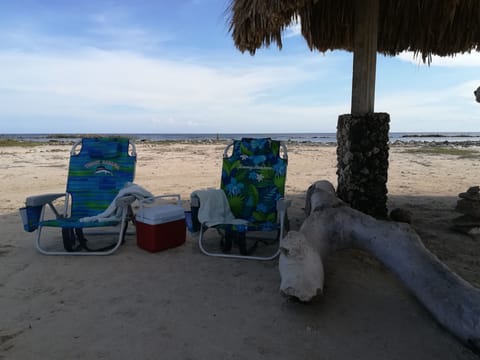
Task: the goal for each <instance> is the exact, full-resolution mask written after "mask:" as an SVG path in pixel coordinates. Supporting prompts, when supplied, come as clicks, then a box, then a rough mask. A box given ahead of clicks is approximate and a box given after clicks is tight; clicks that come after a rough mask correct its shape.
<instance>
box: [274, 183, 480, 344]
mask: <svg viewBox="0 0 480 360" xmlns="http://www.w3.org/2000/svg"><path fill="white" fill-rule="evenodd" d="M305 210H306V212H307V215H308V217H307V219H306V220H305V222H304V223H303V224H302V226H301V228H300V230H299V231H290V232H289V233H288V235H287V236H286V237H285V238H284V239H283V240H282V242H281V253H280V259H279V270H280V275H281V284H280V290H281V291H282V292H283V293H285V294H287V295H290V296H293V297H296V298H298V299H299V300H301V301H309V300H311V299H312V298H313V297H315V296H316V295H317V294H319V293H321V292H322V289H323V282H324V272H323V261H324V259H325V257H326V256H327V255H328V254H330V253H332V252H334V251H336V250H340V249H345V248H357V249H361V250H364V251H367V252H369V253H370V254H372V255H373V256H374V257H375V258H377V259H378V260H379V261H381V262H382V263H383V264H384V265H385V266H386V267H387V268H388V269H389V270H391V271H392V272H393V273H394V274H395V275H396V276H398V278H400V280H401V281H402V282H403V284H404V285H405V286H406V287H407V288H408V289H409V290H410V291H411V292H412V293H413V294H414V295H415V296H416V297H417V299H418V300H419V301H420V302H421V303H422V304H423V305H424V306H425V307H426V308H427V309H428V310H429V311H430V312H431V313H432V314H433V316H434V317H435V318H436V319H437V320H438V322H439V323H440V324H442V325H443V326H444V327H445V328H447V329H448V330H449V331H451V332H452V333H453V334H454V335H455V336H457V337H458V338H459V339H460V340H462V341H463V342H465V343H466V344H468V345H469V346H470V347H472V348H473V349H474V350H476V352H478V351H479V350H480V290H479V289H477V288H475V287H473V286H472V285H470V284H469V283H467V282H466V281H465V280H463V279H462V278H460V277H459V276H458V275H456V274H455V273H454V272H452V271H451V270H450V269H449V268H448V267H447V266H446V265H445V264H443V263H442V262H441V261H440V260H439V259H438V258H437V257H436V256H435V255H434V254H432V253H431V252H430V251H428V250H427V249H426V248H425V246H424V245H423V243H422V241H421V239H420V237H419V236H418V235H417V234H416V233H415V231H414V230H413V229H412V228H411V227H410V226H409V225H407V224H403V223H395V222H389V221H380V220H376V219H374V218H373V217H371V216H368V215H365V214H364V213H361V212H359V211H357V210H354V209H352V208H350V207H349V206H348V205H347V204H345V203H344V202H342V201H341V200H340V199H339V198H338V197H337V196H336V194H335V189H334V188H333V186H332V184H331V183H329V182H328V181H319V182H316V183H315V184H313V185H312V186H310V188H309V189H308V191H307V203H306V207H305Z"/></svg>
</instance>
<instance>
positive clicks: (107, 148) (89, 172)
mask: <svg viewBox="0 0 480 360" xmlns="http://www.w3.org/2000/svg"><path fill="white" fill-rule="evenodd" d="M135 164H136V149H135V145H134V144H133V143H132V142H130V141H129V139H127V138H108V137H99V138H84V139H82V140H79V141H77V142H76V143H75V144H74V145H73V147H72V149H71V152H70V163H69V169H68V179H67V188H66V192H65V193H56V194H44V195H37V196H30V197H28V198H27V199H26V206H25V207H24V208H22V209H20V213H21V215H22V220H23V225H24V229H25V230H26V231H28V232H33V231H37V234H36V235H37V236H36V241H35V244H36V248H37V250H38V251H39V252H40V253H42V254H45V255H109V254H111V253H113V252H114V251H116V250H117V249H118V247H119V246H120V244H121V243H122V242H123V239H124V236H125V232H126V230H127V224H128V221H129V220H131V217H132V211H131V206H130V205H131V204H132V202H133V201H135V200H136V199H138V198H139V196H138V193H141V191H138V190H137V193H136V194H135V195H136V196H133V195H132V193H134V191H132V188H131V187H128V185H130V186H135V185H134V184H131V182H133V180H134V176H135ZM125 189H129V190H128V191H125ZM133 190H135V189H133ZM122 192H123V193H122ZM120 195H124V196H120ZM140 195H143V194H140ZM148 195H149V194H144V196H145V197H147V196H148ZM140 197H142V196H140ZM61 198H63V201H61ZM62 203H63V211H59V210H57V206H61V205H62ZM107 213H109V214H107ZM98 216H101V217H100V218H96V217H98ZM47 227H48V228H58V229H61V234H62V240H63V247H64V249H65V250H64V251H63V250H52V249H51V248H52V246H50V247H49V248H46V247H45V244H42V243H41V241H40V239H41V236H42V230H43V229H44V228H47ZM112 227H113V229H114V231H115V232H114V234H116V232H117V231H118V238H117V240H116V242H115V243H113V244H111V243H110V244H108V245H107V246H105V240H103V245H104V246H103V247H102V248H98V244H97V248H96V249H92V248H91V247H90V244H87V239H86V238H85V234H84V230H86V229H89V233H92V230H96V233H93V234H91V235H92V236H93V235H99V234H100V235H102V236H104V235H105V229H102V228H110V230H111V229H112ZM99 230H101V231H100V232H99ZM49 233H51V231H49ZM110 234H111V232H110ZM94 237H95V238H96V240H97V241H99V240H100V238H99V237H98V236H94ZM114 238H116V236H115V237H114ZM110 242H111V240H110ZM100 243H102V241H100Z"/></svg>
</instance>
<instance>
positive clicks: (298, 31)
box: [284, 21, 302, 38]
mask: <svg viewBox="0 0 480 360" xmlns="http://www.w3.org/2000/svg"><path fill="white" fill-rule="evenodd" d="M300 35H302V24H301V23H300V21H296V22H293V23H292V24H291V25H290V26H289V27H287V28H286V29H285V32H284V37H285V38H291V37H295V36H300Z"/></svg>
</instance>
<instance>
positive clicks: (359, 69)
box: [351, 0, 379, 115]
mask: <svg viewBox="0 0 480 360" xmlns="http://www.w3.org/2000/svg"><path fill="white" fill-rule="evenodd" d="M355 3H356V5H355V6H356V8H355V20H354V21H355V29H354V32H355V33H354V52H353V78H352V108H351V111H352V115H361V114H366V113H373V112H374V104H375V72H376V65H377V39H378V20H379V19H378V17H379V0H362V1H359V0H357V1H355Z"/></svg>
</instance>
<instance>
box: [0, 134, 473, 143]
mask: <svg viewBox="0 0 480 360" xmlns="http://www.w3.org/2000/svg"><path fill="white" fill-rule="evenodd" d="M85 135H87V134H0V140H2V139H13V140H22V141H39V142H72V141H75V140H77V139H79V138H81V137H83V136H85ZM88 135H89V136H90V135H92V134H88ZM98 135H101V136H107V135H118V136H126V137H129V138H131V139H133V140H134V141H135V142H142V141H199V142H202V141H215V140H231V139H239V138H242V137H254V138H258V137H271V138H272V139H276V140H280V141H286V142H306V143H323V144H335V143H336V134H335V133H271V134H228V133H225V134H221V133H218V134H160V133H158V134H153V133H150V134H133V133H132V134H98ZM389 137H390V139H389V140H390V143H392V144H395V143H422V142H424V143H465V144H467V143H468V144H472V145H480V132H455V133H454V132H450V133H447V132H429V133H426V132H408V133H407V132H405V133H401V132H392V133H390V134H389Z"/></svg>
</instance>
